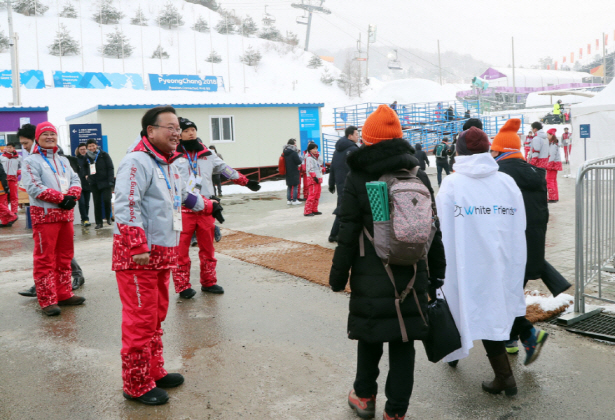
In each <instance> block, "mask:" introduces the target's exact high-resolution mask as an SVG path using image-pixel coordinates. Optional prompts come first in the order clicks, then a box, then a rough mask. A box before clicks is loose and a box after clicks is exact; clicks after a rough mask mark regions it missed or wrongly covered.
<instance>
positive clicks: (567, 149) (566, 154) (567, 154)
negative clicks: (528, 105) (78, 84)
mask: <svg viewBox="0 0 615 420" xmlns="http://www.w3.org/2000/svg"><path fill="white" fill-rule="evenodd" d="M571 148H572V145H571V144H569V145H568V146H564V156H565V157H566V163H568V156H570V149H571ZM11 191H13V187H11Z"/></svg>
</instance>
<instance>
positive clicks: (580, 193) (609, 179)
mask: <svg viewBox="0 0 615 420" xmlns="http://www.w3.org/2000/svg"><path fill="white" fill-rule="evenodd" d="M575 213H576V232H575V250H576V256H575V298H574V310H575V312H579V313H582V314H584V313H585V298H590V299H597V300H601V301H603V302H609V303H615V300H612V299H609V298H608V297H606V296H605V293H604V291H605V290H604V289H605V287H604V285H603V280H604V279H605V277H606V276H607V275H606V274H605V273H615V155H613V156H609V157H606V158H600V159H594V160H590V161H587V162H585V163H584V164H583V166H581V167H580V168H579V171H578V173H577V180H576V212H575ZM594 283H596V285H597V287H595V285H594ZM590 288H591V289H592V290H591V291H588V290H586V289H590ZM606 291H607V293H609V292H615V288H613V286H612V284H610V285H609V284H608V283H607V290H606ZM608 296H609V297H610V296H612V297H613V299H615V293H614V294H613V295H611V294H608Z"/></svg>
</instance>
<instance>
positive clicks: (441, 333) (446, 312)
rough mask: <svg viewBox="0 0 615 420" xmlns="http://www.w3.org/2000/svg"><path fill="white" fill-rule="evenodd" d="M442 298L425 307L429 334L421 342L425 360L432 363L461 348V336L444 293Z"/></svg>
mask: <svg viewBox="0 0 615 420" xmlns="http://www.w3.org/2000/svg"><path fill="white" fill-rule="evenodd" d="M440 290H442V289H440ZM442 296H443V297H444V298H443V299H441V298H437V299H434V300H432V301H431V302H430V303H429V305H428V306H427V319H428V320H429V332H428V333H427V338H426V339H424V340H423V346H425V353H427V359H428V360H429V361H430V362H433V363H437V362H439V361H440V360H442V359H443V358H444V356H447V355H449V354H451V353H452V352H454V351H455V350H458V349H460V348H461V335H459V330H458V329H457V325H456V324H455V319H454V318H453V314H451V310H450V308H449V307H448V303H447V302H446V296H444V292H443V293H442Z"/></svg>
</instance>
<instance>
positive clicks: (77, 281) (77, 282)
mask: <svg viewBox="0 0 615 420" xmlns="http://www.w3.org/2000/svg"><path fill="white" fill-rule="evenodd" d="M83 283H85V279H84V278H83V276H75V277H73V290H77V289H78V288H80V287H81V286H83Z"/></svg>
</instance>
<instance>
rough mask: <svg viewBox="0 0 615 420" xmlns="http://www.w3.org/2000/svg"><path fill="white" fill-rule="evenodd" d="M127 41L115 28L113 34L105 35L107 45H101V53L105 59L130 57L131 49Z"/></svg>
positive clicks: (118, 29)
mask: <svg viewBox="0 0 615 420" xmlns="http://www.w3.org/2000/svg"><path fill="white" fill-rule="evenodd" d="M129 41H130V40H129V39H128V37H127V36H126V35H124V33H123V32H122V31H120V28H115V32H111V33H108V34H107V43H106V44H104V45H103V47H102V53H103V55H104V56H105V57H113V58H122V57H130V55H131V54H132V50H133V47H132V45H130V42H129Z"/></svg>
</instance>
